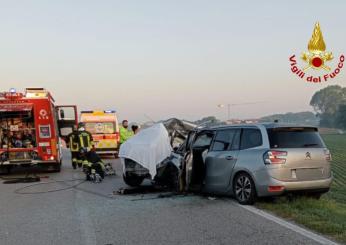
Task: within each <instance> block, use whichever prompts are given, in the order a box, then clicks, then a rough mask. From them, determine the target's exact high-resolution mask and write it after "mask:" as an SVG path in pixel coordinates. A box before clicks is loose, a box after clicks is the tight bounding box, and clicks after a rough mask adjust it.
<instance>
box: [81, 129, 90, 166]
mask: <svg viewBox="0 0 346 245" xmlns="http://www.w3.org/2000/svg"><path fill="white" fill-rule="evenodd" d="M78 142H79V151H80V150H81V149H83V150H85V151H86V152H89V151H90V150H91V147H92V145H93V138H92V135H91V133H89V132H88V131H85V130H81V131H78ZM86 162H87V161H86V159H85V158H84V157H81V156H79V157H78V160H77V164H78V167H82V165H83V163H86Z"/></svg>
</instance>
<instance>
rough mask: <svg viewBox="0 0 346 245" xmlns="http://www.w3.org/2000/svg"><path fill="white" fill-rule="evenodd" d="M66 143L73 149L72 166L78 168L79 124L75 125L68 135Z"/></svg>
mask: <svg viewBox="0 0 346 245" xmlns="http://www.w3.org/2000/svg"><path fill="white" fill-rule="evenodd" d="M66 144H67V146H68V148H70V151H71V160H72V167H73V168H74V169H76V168H77V162H78V158H79V150H80V146H79V136H78V131H77V126H74V127H73V131H72V133H70V134H69V135H68V136H67V142H66Z"/></svg>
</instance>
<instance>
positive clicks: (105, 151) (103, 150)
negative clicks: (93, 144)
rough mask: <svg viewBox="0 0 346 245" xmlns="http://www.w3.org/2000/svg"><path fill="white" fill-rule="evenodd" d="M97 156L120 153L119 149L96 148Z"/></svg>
mask: <svg viewBox="0 0 346 245" xmlns="http://www.w3.org/2000/svg"><path fill="white" fill-rule="evenodd" d="M96 153H97V154H116V153H118V148H96Z"/></svg>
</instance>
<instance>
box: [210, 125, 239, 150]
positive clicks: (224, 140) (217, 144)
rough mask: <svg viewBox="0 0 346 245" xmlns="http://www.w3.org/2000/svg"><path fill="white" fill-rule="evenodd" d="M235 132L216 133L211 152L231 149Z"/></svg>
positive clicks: (230, 130)
mask: <svg viewBox="0 0 346 245" xmlns="http://www.w3.org/2000/svg"><path fill="white" fill-rule="evenodd" d="M235 134H236V130H234V129H229V130H220V131H218V132H217V134H216V136H215V140H214V144H213V148H212V151H227V150H229V149H230V148H231V145H232V142H233V139H234V136H235Z"/></svg>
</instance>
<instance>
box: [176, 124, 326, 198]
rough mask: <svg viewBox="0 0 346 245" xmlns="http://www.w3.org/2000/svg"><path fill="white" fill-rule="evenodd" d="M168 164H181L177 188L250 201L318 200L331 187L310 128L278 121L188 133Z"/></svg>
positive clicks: (322, 147) (322, 146)
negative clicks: (294, 197)
mask: <svg viewBox="0 0 346 245" xmlns="http://www.w3.org/2000/svg"><path fill="white" fill-rule="evenodd" d="M172 155H173V157H172V159H171V161H172V162H173V163H174V164H175V165H177V164H180V166H181V174H180V188H182V189H183V190H185V191H201V192H207V193H213V194H221V195H231V196H234V197H235V198H236V199H237V200H238V202H239V203H241V204H253V203H254V202H255V199H256V197H264V196H276V195H281V194H284V193H303V194H305V195H309V196H313V197H315V198H319V197H320V196H321V194H323V193H325V192H327V191H328V190H329V188H330V186H331V182H332V175H331V169H330V161H331V155H330V152H329V150H328V149H327V148H326V146H325V144H324V142H323V140H322V139H321V137H320V135H319V133H318V129H317V128H315V127H301V126H292V125H282V124H278V123H270V124H256V125H250V124H246V125H234V126H222V127H217V128H205V129H200V130H194V131H191V132H190V134H189V136H188V138H187V140H186V141H185V143H184V144H183V145H182V147H181V148H180V149H178V150H177V151H176V152H175V153H173V154H172Z"/></svg>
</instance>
